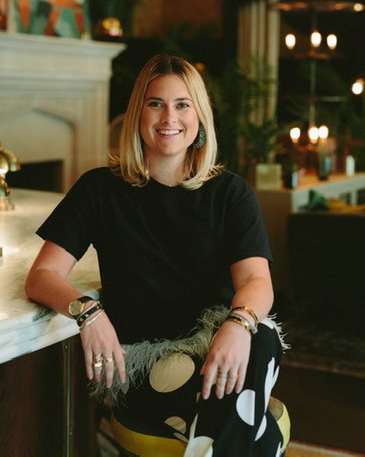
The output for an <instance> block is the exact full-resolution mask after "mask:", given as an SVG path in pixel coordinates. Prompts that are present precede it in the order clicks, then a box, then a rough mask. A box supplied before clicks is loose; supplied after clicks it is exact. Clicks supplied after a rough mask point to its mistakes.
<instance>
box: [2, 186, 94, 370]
mask: <svg viewBox="0 0 365 457" xmlns="http://www.w3.org/2000/svg"><path fill="white" fill-rule="evenodd" d="M62 196H63V195H62V194H58V193H53V192H42V191H34V190H23V189H15V190H12V192H11V198H12V201H13V203H14V205H15V208H14V209H13V210H7V211H0V246H1V247H2V251H3V255H2V257H0V278H1V279H0V281H1V286H0V290H1V293H0V363H3V362H6V361H8V360H10V359H13V358H14V357H18V356H20V355H23V354H26V353H29V352H33V351H36V350H38V349H41V348H44V347H46V346H49V345H51V344H54V343H58V342H59V341H62V340H64V339H66V338H69V337H71V336H73V335H76V334H77V333H78V327H77V325H76V322H75V321H74V320H72V319H69V318H67V317H66V316H63V315H60V314H56V313H54V312H53V311H51V310H49V309H47V308H44V307H43V306H40V305H38V304H36V303H34V302H32V301H31V300H29V299H27V297H26V296H25V293H24V282H25V278H26V275H27V273H28V271H29V268H30V266H31V264H32V262H33V260H34V258H35V256H36V255H37V253H38V251H39V249H40V247H41V246H42V243H43V240H42V239H41V238H39V237H38V236H37V235H36V234H35V231H36V229H37V228H38V227H39V226H40V225H41V223H42V222H43V221H44V220H45V219H46V217H47V216H48V215H49V214H50V213H51V211H52V210H53V208H54V207H55V206H56V205H57V203H58V202H59V201H60V200H61V199H62ZM69 279H70V281H71V283H72V284H73V285H75V286H76V287H77V288H78V289H79V290H80V291H81V292H83V293H85V294H87V295H89V294H90V295H93V296H94V297H95V296H96V295H97V289H98V287H99V284H100V282H99V273H98V263H97V258H96V253H95V250H94V249H93V248H92V247H90V249H89V250H88V251H87V253H86V254H85V255H84V257H83V258H82V259H81V260H80V262H78V263H77V264H76V266H75V268H74V269H73V271H72V272H71V274H70V277H69Z"/></svg>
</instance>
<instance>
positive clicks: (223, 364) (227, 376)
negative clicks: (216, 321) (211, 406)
mask: <svg viewBox="0 0 365 457" xmlns="http://www.w3.org/2000/svg"><path fill="white" fill-rule="evenodd" d="M250 349H251V334H250V332H249V331H248V330H246V329H245V328H244V327H242V326H241V325H239V324H237V323H235V322H231V321H227V322H224V323H223V324H222V326H221V328H220V329H219V330H218V332H217V333H216V335H215V338H214V340H213V342H212V344H211V346H210V350H209V352H208V355H207V358H206V361H205V363H204V365H203V368H202V370H201V372H200V373H201V374H202V375H204V380H203V389H202V397H203V398H204V399H207V398H209V396H210V391H211V388H212V386H213V385H214V383H215V384H216V386H215V393H216V396H217V397H218V398H223V396H224V394H230V393H231V392H232V391H233V389H234V390H235V392H237V393H239V392H241V390H242V388H243V384H244V381H245V376H246V370H247V365H248V360H249V356H250Z"/></svg>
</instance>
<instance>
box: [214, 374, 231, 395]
mask: <svg viewBox="0 0 365 457" xmlns="http://www.w3.org/2000/svg"><path fill="white" fill-rule="evenodd" d="M227 378H228V370H225V369H223V370H220V369H219V370H218V371H217V381H216V385H215V394H216V396H217V397H218V398H219V399H221V398H223V396H224V391H225V389H226V384H227Z"/></svg>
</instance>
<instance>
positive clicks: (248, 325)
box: [226, 306, 259, 336]
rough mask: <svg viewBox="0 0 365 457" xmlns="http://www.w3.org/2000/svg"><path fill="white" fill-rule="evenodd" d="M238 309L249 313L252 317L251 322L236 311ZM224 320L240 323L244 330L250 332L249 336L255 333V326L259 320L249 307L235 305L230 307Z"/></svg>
mask: <svg viewBox="0 0 365 457" xmlns="http://www.w3.org/2000/svg"><path fill="white" fill-rule="evenodd" d="M239 310H242V311H245V312H246V313H247V314H249V315H250V316H251V317H252V319H253V322H251V320H250V319H248V318H247V317H245V316H243V315H242V314H240V313H237V312H236V311H239ZM226 321H233V322H236V323H237V324H239V325H242V326H243V327H245V329H246V330H248V331H249V332H250V334H251V336H252V335H254V334H255V333H257V326H258V323H259V320H258V318H257V316H256V314H255V312H254V311H253V310H252V309H250V308H246V306H237V307H236V308H232V309H231V312H230V313H229V314H228V316H227V318H226Z"/></svg>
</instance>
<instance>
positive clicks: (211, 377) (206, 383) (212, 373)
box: [202, 368, 217, 400]
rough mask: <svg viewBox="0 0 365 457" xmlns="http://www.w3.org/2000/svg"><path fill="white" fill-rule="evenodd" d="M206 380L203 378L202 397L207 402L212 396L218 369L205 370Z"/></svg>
mask: <svg viewBox="0 0 365 457" xmlns="http://www.w3.org/2000/svg"><path fill="white" fill-rule="evenodd" d="M204 371H205V373H204V378H203V388H202V397H203V399H204V400H207V399H208V398H209V396H210V391H211V388H212V386H213V384H214V382H215V379H216V371H217V370H216V369H215V368H214V369H212V368H205V370H204Z"/></svg>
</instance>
